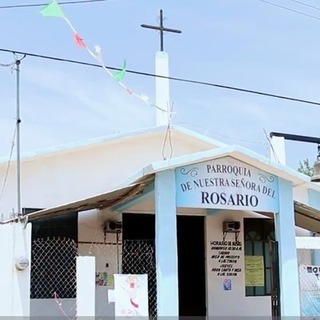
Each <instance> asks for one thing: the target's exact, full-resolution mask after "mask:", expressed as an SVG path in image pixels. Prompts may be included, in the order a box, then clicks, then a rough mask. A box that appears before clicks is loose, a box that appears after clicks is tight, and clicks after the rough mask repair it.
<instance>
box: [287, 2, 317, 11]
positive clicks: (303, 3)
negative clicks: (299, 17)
mask: <svg viewBox="0 0 320 320" xmlns="http://www.w3.org/2000/svg"><path fill="white" fill-rule="evenodd" d="M289 1H291V2H295V3H298V4H301V5H302V6H305V7H308V8H312V9H315V10H320V7H316V6H313V5H311V4H309V3H305V2H302V1H298V0H289Z"/></svg>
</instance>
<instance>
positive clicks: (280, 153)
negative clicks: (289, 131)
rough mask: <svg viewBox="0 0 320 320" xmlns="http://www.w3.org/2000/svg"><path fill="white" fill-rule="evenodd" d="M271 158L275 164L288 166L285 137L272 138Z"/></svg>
mask: <svg viewBox="0 0 320 320" xmlns="http://www.w3.org/2000/svg"><path fill="white" fill-rule="evenodd" d="M270 158H271V160H273V161H275V162H279V163H281V164H283V165H286V149H285V139H284V137H277V136H273V137H272V138H271V145H270Z"/></svg>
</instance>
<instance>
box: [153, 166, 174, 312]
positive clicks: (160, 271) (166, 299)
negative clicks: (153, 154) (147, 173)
mask: <svg viewBox="0 0 320 320" xmlns="http://www.w3.org/2000/svg"><path fill="white" fill-rule="evenodd" d="M175 195H176V188H175V173H174V170H168V171H163V172H159V173H157V174H156V177H155V211H156V268H157V310H158V317H164V316H170V317H178V316H179V290H178V249H177V217H176V199H175V198H176V196H175Z"/></svg>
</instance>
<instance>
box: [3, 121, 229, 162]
mask: <svg viewBox="0 0 320 320" xmlns="http://www.w3.org/2000/svg"><path fill="white" fill-rule="evenodd" d="M166 130H167V126H158V127H152V128H145V129H140V130H134V131H127V132H124V133H115V134H110V135H107V136H103V137H99V138H94V139H88V140H82V141H77V142H75V143H71V144H66V145H61V146H56V147H52V148H46V149H41V150H38V151H34V152H29V153H25V154H22V155H21V161H22V162H23V161H30V160H34V159H38V158H44V157H49V156H55V155H58V154H59V155H61V154H66V153H70V152H76V151H80V150H84V149H88V148H92V147H96V146H101V145H108V144H110V143H122V142H123V141H124V140H133V139H138V138H141V137H144V136H145V137H147V136H152V135H159V134H164V133H165V132H166ZM171 133H172V135H173V136H177V137H178V138H180V139H187V140H189V141H190V142H193V143H203V144H207V145H208V146H210V147H211V148H218V147H223V146H226V144H224V143H222V142H219V141H217V140H214V139H212V138H210V137H207V136H205V135H202V134H200V133H197V132H194V131H192V130H189V129H186V128H183V127H180V126H176V125H172V126H171ZM7 161H8V158H0V165H1V164H5V163H7Z"/></svg>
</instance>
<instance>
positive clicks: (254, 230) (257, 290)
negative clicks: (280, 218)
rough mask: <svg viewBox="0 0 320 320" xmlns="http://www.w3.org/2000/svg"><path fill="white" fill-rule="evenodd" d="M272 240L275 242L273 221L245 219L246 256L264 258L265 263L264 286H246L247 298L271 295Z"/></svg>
mask: <svg viewBox="0 0 320 320" xmlns="http://www.w3.org/2000/svg"><path fill="white" fill-rule="evenodd" d="M270 240H273V241H274V240H275V236H274V222H273V220H271V219H256V218H245V219H244V254H245V255H246V256H263V261H264V286H263V287H251V286H250V287H247V286H246V296H266V295H271V276H272V275H271V259H270Z"/></svg>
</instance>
